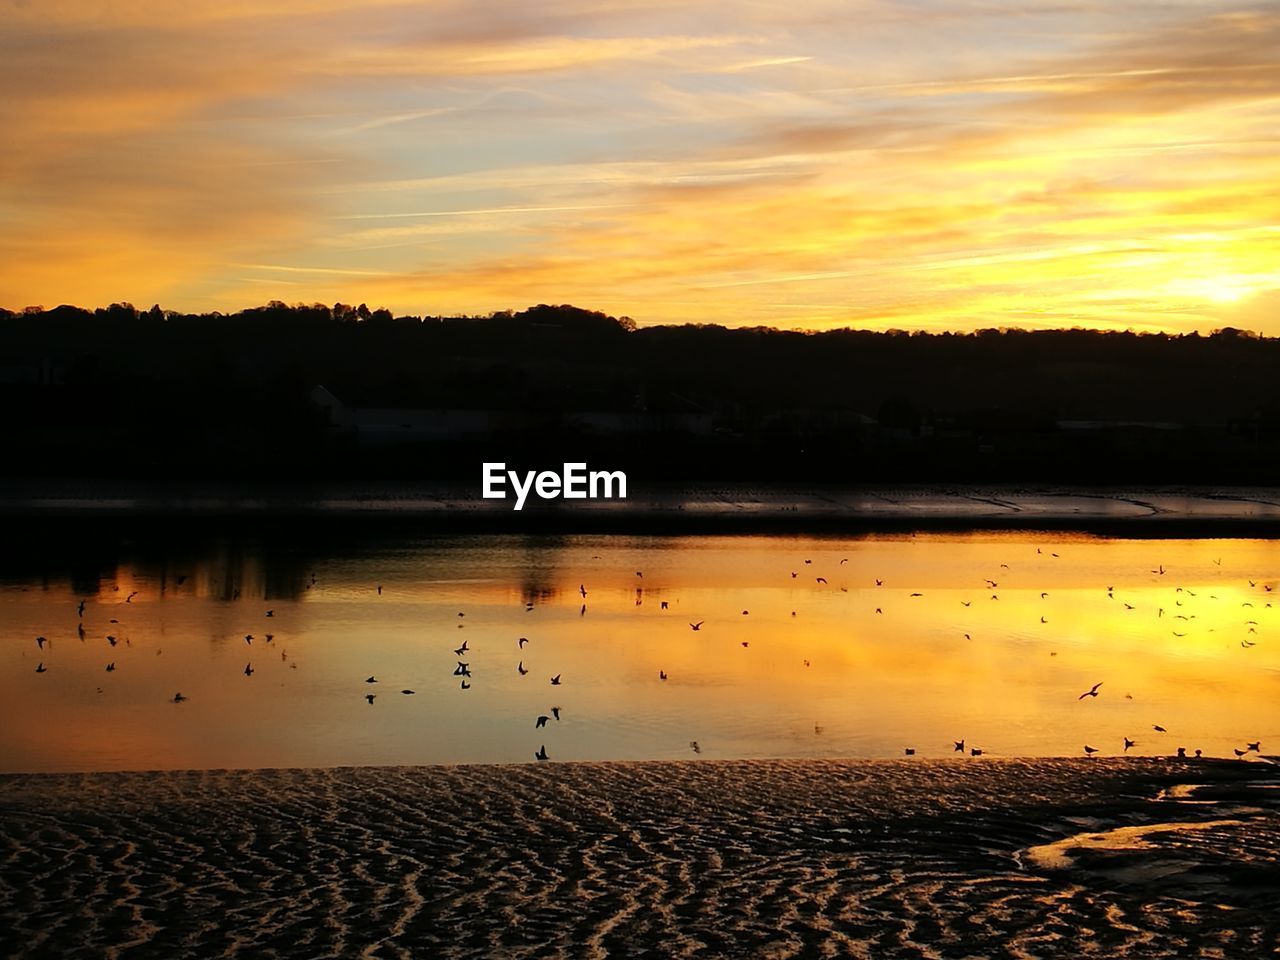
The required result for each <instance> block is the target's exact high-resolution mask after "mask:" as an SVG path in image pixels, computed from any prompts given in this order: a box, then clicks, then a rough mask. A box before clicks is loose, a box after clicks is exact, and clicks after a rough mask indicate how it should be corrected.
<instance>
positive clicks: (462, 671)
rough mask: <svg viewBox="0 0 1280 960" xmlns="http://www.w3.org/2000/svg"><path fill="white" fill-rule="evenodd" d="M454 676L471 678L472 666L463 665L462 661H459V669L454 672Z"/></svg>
mask: <svg viewBox="0 0 1280 960" xmlns="http://www.w3.org/2000/svg"><path fill="white" fill-rule="evenodd" d="M453 675H454V676H455V677H469V676H471V666H470V664H466V663H463V662H462V661H461V660H459V661H458V667H457V669H456V670H454V671H453Z"/></svg>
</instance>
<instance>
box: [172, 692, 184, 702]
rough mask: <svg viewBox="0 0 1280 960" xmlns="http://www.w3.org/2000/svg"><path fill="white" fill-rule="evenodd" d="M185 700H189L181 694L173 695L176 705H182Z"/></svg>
mask: <svg viewBox="0 0 1280 960" xmlns="http://www.w3.org/2000/svg"><path fill="white" fill-rule="evenodd" d="M185 699H187V698H186V697H184V696H183V695H182V694H181V693H175V694H174V695H173V702H174V703H181V702H182V701H183V700H185Z"/></svg>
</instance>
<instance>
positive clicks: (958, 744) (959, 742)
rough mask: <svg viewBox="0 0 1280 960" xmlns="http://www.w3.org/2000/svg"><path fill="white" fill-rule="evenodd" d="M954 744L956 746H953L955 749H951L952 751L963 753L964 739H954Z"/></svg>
mask: <svg viewBox="0 0 1280 960" xmlns="http://www.w3.org/2000/svg"><path fill="white" fill-rule="evenodd" d="M955 745H956V748H955V750H953V751H952V752H953V753H964V741H963V740H956V741H955Z"/></svg>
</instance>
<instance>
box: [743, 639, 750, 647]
mask: <svg viewBox="0 0 1280 960" xmlns="http://www.w3.org/2000/svg"><path fill="white" fill-rule="evenodd" d="M742 645H743V646H744V647H748V646H750V645H751V643H750V641H748V640H743V641H742Z"/></svg>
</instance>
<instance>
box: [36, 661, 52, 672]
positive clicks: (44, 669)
mask: <svg viewBox="0 0 1280 960" xmlns="http://www.w3.org/2000/svg"><path fill="white" fill-rule="evenodd" d="M48 671H49V668H48V667H46V666H45V665H44V661H43V660H42V661H41V662H40V665H39V666H38V667H36V673H47V672H48Z"/></svg>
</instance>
